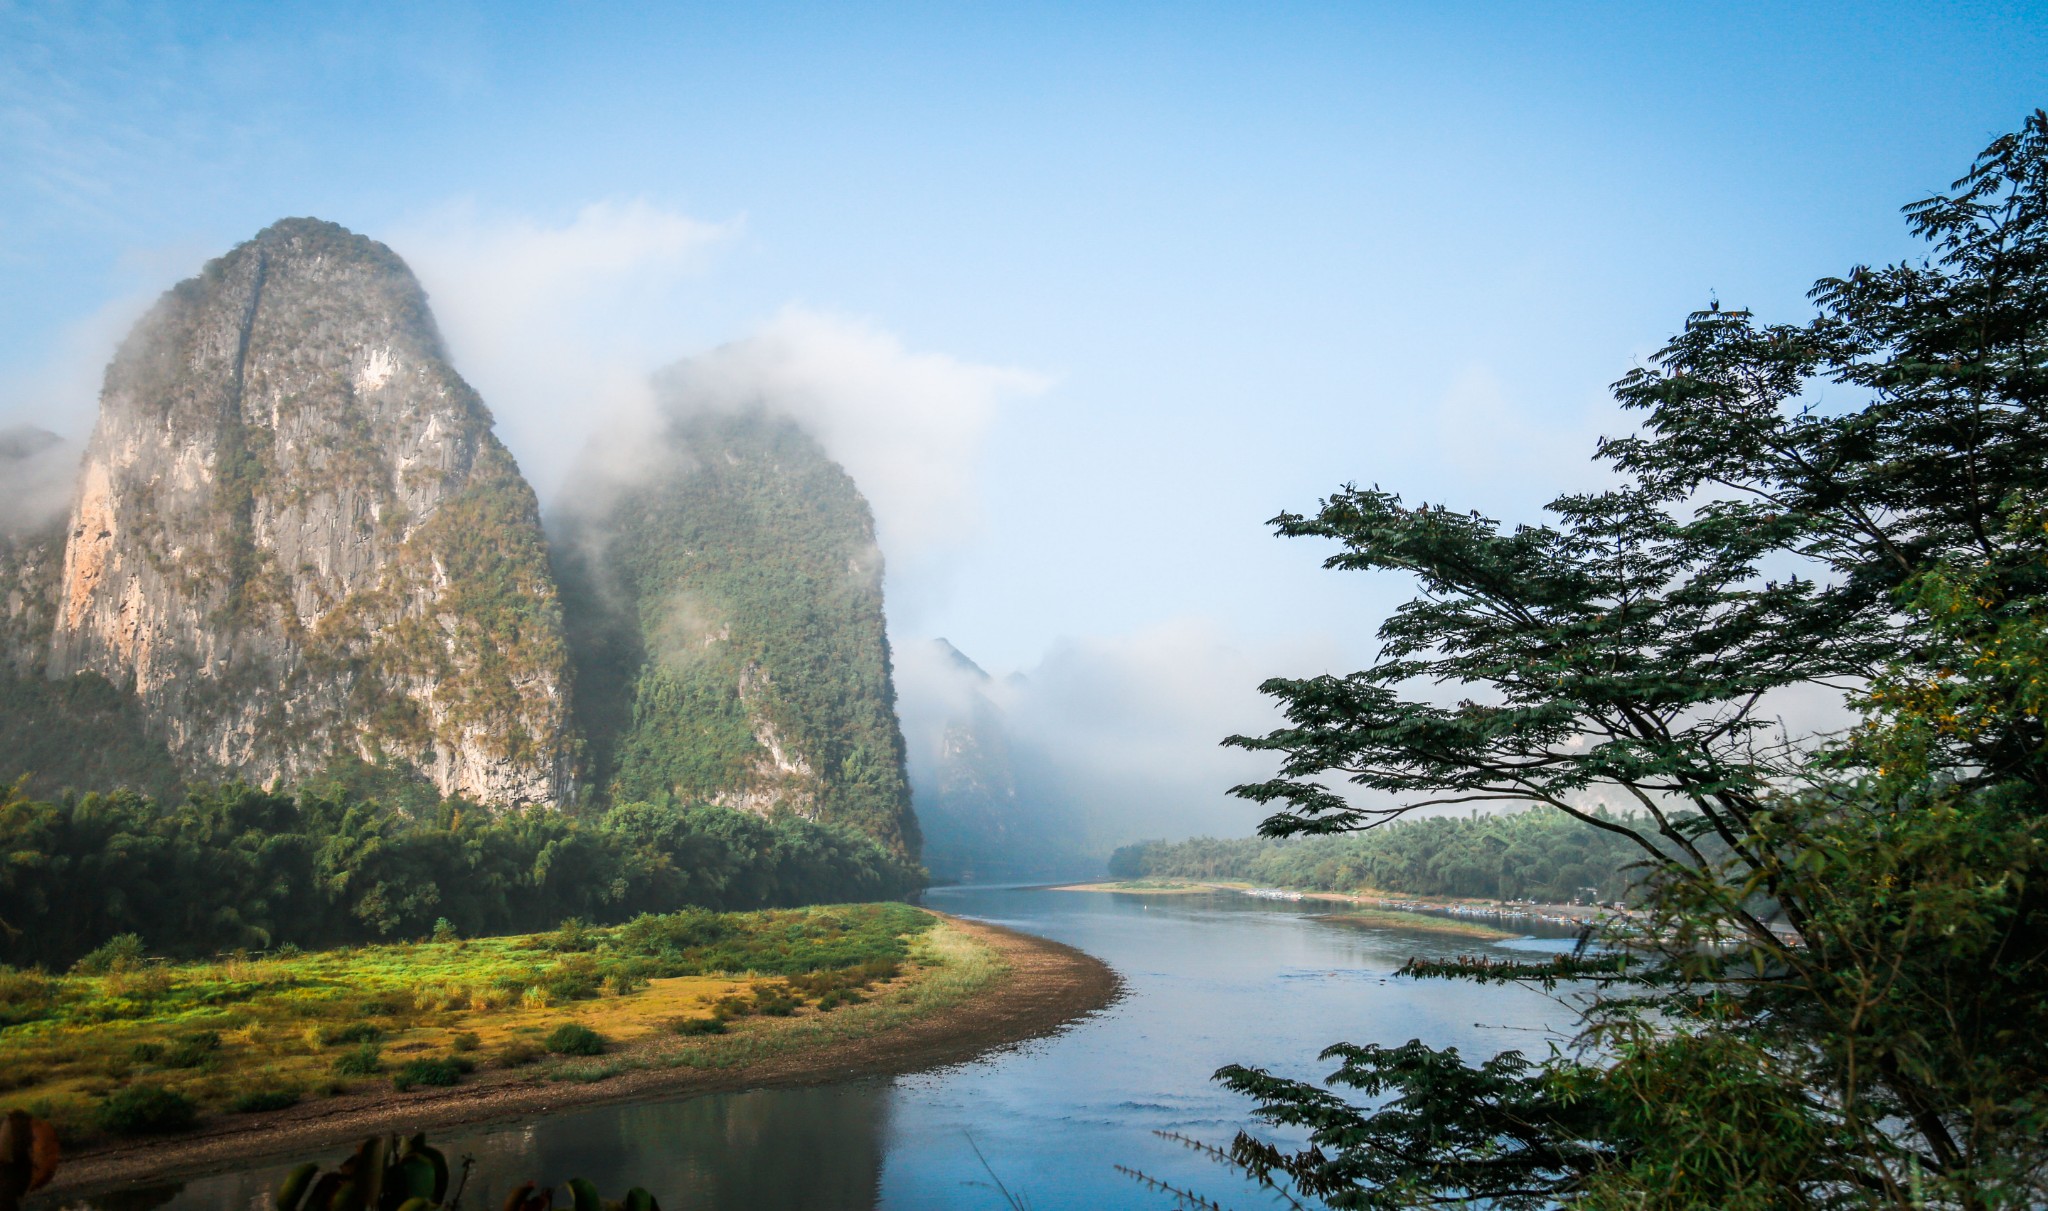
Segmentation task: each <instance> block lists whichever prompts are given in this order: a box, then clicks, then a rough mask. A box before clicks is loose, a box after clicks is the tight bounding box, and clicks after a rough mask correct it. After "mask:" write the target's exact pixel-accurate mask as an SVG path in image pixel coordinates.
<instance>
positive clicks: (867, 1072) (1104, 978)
mask: <svg viewBox="0 0 2048 1211" xmlns="http://www.w3.org/2000/svg"><path fill="white" fill-rule="evenodd" d="M933 915H935V916H938V917H939V918H940V919H942V920H944V921H946V922H947V923H948V924H950V925H951V926H953V927H954V928H956V929H959V930H960V931H961V932H963V933H965V934H967V935H968V936H970V937H972V938H974V939H976V940H977V941H980V942H982V943H984V944H986V945H988V946H989V947H991V948H992V949H993V950H994V951H995V952H996V954H997V955H998V956H999V957H1000V959H1001V960H1002V961H1003V963H1005V964H1006V965H1007V966H1008V967H1009V971H1008V973H1007V974H1005V975H1004V976H1003V977H1002V978H1000V979H998V980H997V981H996V982H995V983H993V984H991V985H990V986H988V987H986V988H983V989H980V990H978V991H976V992H974V993H972V994H971V995H969V996H968V997H967V998H966V999H964V1000H962V1001H959V1002H957V1003H955V1004H953V1005H951V1006H949V1007H947V1008H945V1009H944V1010H941V1011H939V1012H936V1013H933V1014H930V1015H929V1016H926V1017H922V1018H917V1019H914V1020H912V1021H909V1022H906V1023H903V1024H902V1025H899V1026H895V1027H891V1028H888V1029H885V1030H883V1031H881V1032H880V1033H877V1034H874V1035H870V1036H867V1037H864V1038H859V1039H853V1040H849V1041H847V1042H845V1043H841V1044H837V1045H834V1046H832V1047H830V1048H828V1049H826V1050H824V1051H823V1052H819V1053H813V1054H803V1055H797V1054H791V1055H778V1056H771V1057H769V1058H767V1059H765V1060H762V1061H761V1062H758V1063H754V1064H748V1065H745V1066H743V1067H738V1068H730V1069H688V1068H661V1069H634V1070H628V1071H625V1072H621V1073H619V1074H618V1075H616V1076H612V1077H610V1078H608V1079H606V1080H602V1081H597V1082H594V1083H591V1084H575V1083H570V1082H565V1081H546V1080H536V1079H533V1078H531V1077H519V1076H508V1077H503V1078H499V1079H495V1080H482V1081H477V1082H474V1083H471V1084H466V1085H458V1086H456V1087H454V1088H449V1089H420V1090H414V1091H413V1092H410V1093H397V1092H395V1091H392V1090H388V1089H387V1090H383V1091H380V1092H366V1093H356V1094H349V1095H346V1096H342V1097H334V1098H326V1099H322V1100H319V1101H314V1102H307V1103H302V1104H300V1105H297V1106H293V1107H290V1108H289V1109H286V1110H279V1111H274V1112H270V1113H265V1114H251V1115H236V1116H234V1117H232V1118H228V1119H223V1120H217V1121H214V1122H210V1123H207V1124H205V1125H203V1126H201V1127H200V1128H199V1129H197V1130H195V1131H191V1132H187V1133H184V1134H182V1135H177V1136H172V1137H167V1138H164V1139H153V1140H134V1141H124V1142H121V1143H117V1144H110V1145H103V1146H100V1147H97V1148H92V1149H88V1150H85V1151H82V1152H79V1153H77V1154H75V1155H72V1156H67V1157H65V1158H64V1163H63V1165H62V1167H61V1168H60V1169H59V1170H58V1173H57V1177H56V1180H55V1181H54V1182H53V1183H52V1184H51V1185H50V1186H49V1187H48V1188H47V1189H45V1190H43V1191H39V1192H38V1194H37V1196H36V1202H37V1204H38V1205H55V1204H56V1203H57V1202H59V1201H61V1200H63V1199H65V1198H67V1197H76V1196H78V1195H81V1194H86V1193H99V1192H108V1191H110V1190H111V1189H112V1188H116V1187H121V1186H127V1185H132V1184H138V1183H145V1182H146V1183H151V1184H154V1183H158V1182H164V1181H175V1180H179V1179H189V1178H195V1177H201V1176H204V1175H206V1174H208V1173H216V1172H221V1171H224V1170H232V1169H243V1168H251V1167H255V1166H258V1165H261V1164H263V1163H265V1162H268V1161H273V1160H289V1159H295V1158H302V1157H303V1158H305V1159H321V1160H323V1161H332V1160H336V1159H339V1156H340V1154H341V1153H342V1152H345V1151H346V1150H347V1145H351V1144H354V1143H355V1142H357V1141H359V1140H361V1139H362V1138H363V1137H365V1136H369V1135H375V1134H377V1133H379V1132H392V1131H396V1132H402V1133H410V1132H414V1131H426V1132H430V1133H433V1132H441V1131H445V1130H447V1129H449V1128H451V1127H468V1126H475V1125H479V1124H487V1123H492V1122H500V1121H505V1120H512V1119H524V1118H530V1117H533V1116H536V1115H541V1114H549V1113H554V1112H557V1111H562V1110H570V1109H580V1108H583V1107H586V1106H595V1105H601V1104H604V1103H608V1102H629V1101H643V1100H655V1099H672V1098H678V1097H689V1096H693V1095H696V1094H701V1093H728V1092H736V1091H739V1090H745V1089H764V1088H772V1087H777V1086H790V1085H822V1084H829V1083H832V1082H835V1081H842V1080H850V1079H853V1078H856V1077H863V1076H889V1075H895V1074H898V1073H904V1072H916V1071H919V1070H922V1069H926V1068H936V1067H940V1066H943V1065H946V1064H953V1063H959V1062H961V1061H964V1060H969V1059H973V1058H974V1057H976V1056H979V1055H982V1054H984V1053H987V1052H990V1051H994V1050H997V1049H999V1048H1003V1047H1007V1046H1013V1045H1015V1044H1017V1043H1021V1042H1024V1041H1025V1040H1028V1039H1034V1038H1039V1037H1043V1036H1045V1035H1048V1034H1053V1033H1056V1032H1058V1031H1059V1030H1060V1029H1061V1028H1063V1027H1065V1026H1067V1025H1068V1024H1069V1023H1071V1022H1073V1021H1075V1020H1076V1019H1078V1018H1081V1017H1084V1016H1086V1015H1088V1014H1091V1013H1094V1012H1095V1011H1097V1010H1100V1009H1102V1008H1104V1007H1105V1006H1107V1005H1109V1004H1110V1003H1112V1002H1113V1001H1115V1000H1116V999H1117V997H1118V996H1119V995H1120V994H1121V992H1122V987H1123V984H1122V980H1121V979H1119V977H1118V976H1117V974H1116V973H1115V972H1114V971H1112V970H1111V969H1110V968H1109V967H1108V966H1107V965H1106V964H1104V963H1103V962H1102V961H1101V960H1099V959H1097V958H1095V957H1093V956H1092V955H1089V954H1086V953H1084V952H1082V951H1079V950H1076V949H1074V948H1073V947H1071V946H1066V945H1062V944H1061V943H1058V942H1053V941H1049V940H1047V939H1045V938H1038V937H1033V936H1032V935H1030V934H1024V933H1018V932H1017V931H1015V930H1011V929H1005V928H1003V927H1002V926H999V925H989V924H986V923H983V922H979V921H967V920H962V919H960V918H958V917H949V916H946V915H945V914H943V913H935V914H933ZM330 1152H331V1153H334V1155H333V1156H328V1155H327V1154H328V1153H330Z"/></svg>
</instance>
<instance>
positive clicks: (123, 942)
mask: <svg viewBox="0 0 2048 1211" xmlns="http://www.w3.org/2000/svg"><path fill="white" fill-rule="evenodd" d="M144 957H145V955H144V952H143V949H142V937H141V935H139V934H132V933H124V934H116V935H115V936H113V937H111V938H108V939H107V940H106V941H105V942H103V943H101V944H100V946H99V948H98V949H96V950H92V951H88V952H87V953H86V955H85V957H84V958H82V959H80V960H78V962H76V963H74V964H72V965H71V970H72V971H74V972H76V973H78V974H79V975H82V976H104V975H111V974H113V973H114V972H117V971H127V970H129V969H130V968H133V967H140V966H141V965H142V960H143V959H144Z"/></svg>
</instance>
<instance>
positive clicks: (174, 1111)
mask: <svg viewBox="0 0 2048 1211" xmlns="http://www.w3.org/2000/svg"><path fill="white" fill-rule="evenodd" d="M94 1117H95V1120H96V1121H97V1122H98V1124H99V1128H100V1130H102V1131H105V1132H106V1133H107V1134H109V1135H160V1134H162V1133H164V1132H169V1131H183V1130H184V1129H185V1128H187V1127H190V1126H191V1125H192V1121H193V1120H194V1119H196V1118H198V1117H199V1108H198V1107H196V1106H194V1105H193V1104H192V1099H191V1098H188V1097H186V1096H185V1095H184V1094H182V1093H179V1092H178V1091H176V1090H175V1089H166V1088H164V1087H163V1086H162V1085H148V1084H144V1085H130V1086H128V1087H127V1088H126V1089H120V1090H116V1091H115V1092H113V1093H111V1094H109V1095H108V1096H107V1099H106V1100H105V1101H103V1102H101V1103H100V1104H99V1109H98V1111H97V1112H96V1113H95V1115H94Z"/></svg>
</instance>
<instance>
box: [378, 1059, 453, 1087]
mask: <svg viewBox="0 0 2048 1211" xmlns="http://www.w3.org/2000/svg"><path fill="white" fill-rule="evenodd" d="M469 1070H470V1064H469V1062H468V1061H467V1060H458V1059H444V1060H407V1061H406V1062H405V1063H403V1064H401V1065H399V1068H398V1071H397V1072H394V1073H392V1074H391V1087H392V1088H393V1089H396V1090H398V1091H399V1092H400V1093H404V1092H405V1091H406V1090H408V1089H411V1088H413V1087H415V1086H419V1085H428V1086H446V1085H453V1084H455V1083H456V1082H457V1081H460V1080H461V1079H462V1074H463V1073H465V1072H468V1071H469Z"/></svg>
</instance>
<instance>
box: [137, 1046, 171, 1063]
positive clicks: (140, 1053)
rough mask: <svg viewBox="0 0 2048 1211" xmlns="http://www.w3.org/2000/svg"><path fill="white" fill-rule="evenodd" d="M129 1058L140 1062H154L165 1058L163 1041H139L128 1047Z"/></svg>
mask: <svg viewBox="0 0 2048 1211" xmlns="http://www.w3.org/2000/svg"><path fill="white" fill-rule="evenodd" d="M128 1058H129V1059H131V1060H134V1061H135V1062H136V1063H138V1064H154V1063H156V1062H157V1061H158V1060H160V1059H162V1058H164V1045H163V1044H162V1043H137V1044H135V1046H133V1047H130V1048H129V1049H128Z"/></svg>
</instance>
